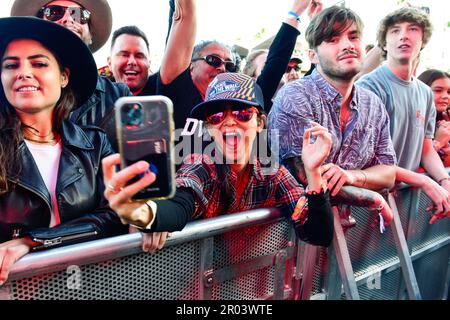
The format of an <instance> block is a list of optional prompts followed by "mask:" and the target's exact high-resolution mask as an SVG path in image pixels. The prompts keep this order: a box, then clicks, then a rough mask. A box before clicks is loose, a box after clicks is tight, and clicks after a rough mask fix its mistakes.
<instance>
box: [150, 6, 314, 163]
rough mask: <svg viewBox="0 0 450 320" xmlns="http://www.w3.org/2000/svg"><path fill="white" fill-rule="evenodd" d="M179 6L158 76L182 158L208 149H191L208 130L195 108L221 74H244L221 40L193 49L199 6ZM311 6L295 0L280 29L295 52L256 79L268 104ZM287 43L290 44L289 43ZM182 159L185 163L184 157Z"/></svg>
mask: <svg viewBox="0 0 450 320" xmlns="http://www.w3.org/2000/svg"><path fill="white" fill-rule="evenodd" d="M177 2H178V4H179V5H177V6H175V8H176V11H175V14H174V15H173V17H174V20H173V25H172V29H171V32H170V35H169V39H168V42H167V47H166V53H165V55H164V58H163V61H162V64H161V68H160V71H159V76H158V83H157V93H158V94H162V95H165V96H167V97H169V98H170V99H172V101H173V103H174V120H175V127H176V128H177V129H178V128H183V130H182V132H181V133H180V135H181V136H176V139H177V140H179V139H183V140H182V141H180V143H179V144H178V145H177V150H176V153H177V154H179V151H180V150H183V152H182V153H183V155H187V154H190V153H192V152H195V153H202V150H203V149H197V147H195V146H199V147H203V146H204V145H203V143H202V142H201V143H194V147H195V148H194V149H192V146H193V145H192V140H191V137H199V138H201V137H202V134H201V132H202V129H203V128H202V122H201V121H199V120H198V119H193V118H191V117H190V112H191V110H192V108H193V107H194V106H196V105H198V104H200V103H201V102H203V101H204V98H205V93H206V89H207V88H208V85H209V84H210V83H211V81H212V80H213V79H214V78H215V77H216V76H217V75H218V74H221V73H224V72H239V70H237V67H236V64H235V61H234V59H233V53H232V51H231V50H230V48H229V47H227V46H226V45H224V44H222V43H219V42H217V41H202V42H200V43H199V44H197V45H196V46H194V41H195V36H196V16H195V8H194V7H195V1H194V0H177ZM310 2H311V0H295V1H294V3H293V4H292V7H291V10H290V11H288V12H287V15H286V16H287V18H286V19H285V21H284V23H283V24H282V27H281V29H283V30H284V34H288V35H286V36H284V37H283V39H280V43H281V45H282V46H283V48H286V47H290V51H289V52H288V53H287V55H286V58H285V59H284V58H280V57H278V56H274V57H273V59H272V61H271V62H270V63H268V64H267V65H266V67H267V70H266V73H265V75H264V76H263V75H261V76H260V77H258V79H257V83H258V85H259V86H260V87H261V89H262V91H263V94H264V100H265V102H266V101H267V100H269V101H270V99H271V97H272V96H273V94H274V92H275V91H276V89H277V88H278V84H279V82H280V80H281V77H282V76H283V74H284V72H285V70H286V67H287V63H288V61H289V58H290V57H291V54H292V51H293V49H294V46H295V40H296V38H297V36H298V34H299V31H298V30H297V28H298V26H299V23H300V14H301V13H303V12H304V11H306V9H307V8H308V6H309V5H310ZM183 6H185V8H183ZM179 7H182V10H178V8H179ZM178 11H179V12H178ZM181 15H182V17H181ZM281 29H280V30H281ZM292 35H293V36H292ZM285 39H290V40H286V41H284V40H285ZM269 69H270V70H269ZM275 69H276V71H275ZM267 105H271V103H267ZM184 142H186V144H185V143H184ZM179 155H180V158H183V155H181V154H179Z"/></svg>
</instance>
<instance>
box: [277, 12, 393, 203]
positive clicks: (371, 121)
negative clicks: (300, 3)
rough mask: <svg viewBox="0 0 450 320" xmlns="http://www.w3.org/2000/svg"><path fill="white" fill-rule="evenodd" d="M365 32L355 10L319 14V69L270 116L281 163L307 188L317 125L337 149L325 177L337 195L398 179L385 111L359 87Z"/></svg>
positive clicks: (313, 39) (313, 52) (315, 37)
mask: <svg viewBox="0 0 450 320" xmlns="http://www.w3.org/2000/svg"><path fill="white" fill-rule="evenodd" d="M362 28H363V24H362V21H361V19H360V18H359V17H358V16H357V15H356V14H355V13H354V12H353V11H351V10H350V9H347V8H341V7H337V6H333V7H330V8H328V9H325V10H323V11H322V12H321V13H319V14H318V15H317V16H316V17H315V18H314V19H313V20H312V21H311V23H310V25H309V26H308V29H307V30H306V39H307V41H308V43H309V47H310V50H309V52H308V54H309V58H310V59H311V62H312V63H315V64H316V65H317V68H316V70H314V71H313V72H312V74H311V75H310V76H307V77H304V78H302V79H299V80H296V81H293V82H290V83H289V84H287V85H285V86H284V87H283V88H282V89H281V90H280V91H279V93H278V95H277V97H276V98H275V101H274V104H273V107H272V110H271V112H270V114H269V129H271V130H272V135H274V134H278V135H279V147H280V148H279V152H280V158H281V162H282V163H283V164H285V165H286V166H287V167H288V168H289V169H290V170H291V172H292V173H293V174H294V175H295V176H296V177H297V178H298V179H299V180H300V181H301V182H302V183H305V184H306V183H307V181H306V176H305V174H304V169H303V164H302V162H301V154H302V139H301V137H302V136H303V133H304V132H305V130H307V129H308V128H309V127H310V126H311V122H316V123H319V124H320V125H322V126H324V127H325V128H327V129H328V130H329V132H330V133H331V136H332V139H333V146H332V149H331V152H330V154H329V156H328V158H327V160H326V161H325V163H326V164H325V165H323V166H322V168H321V174H322V178H323V180H324V181H325V182H326V183H327V188H328V189H330V191H331V195H332V196H336V195H337V194H338V193H339V191H340V190H341V188H342V187H343V186H345V185H352V186H356V187H360V188H366V189H371V190H380V189H384V188H391V187H392V186H393V185H394V180H395V167H394V165H395V162H396V157H395V152H394V149H393V146H392V141H391V139H390V137H389V117H388V114H387V112H386V110H385V107H384V105H383V104H382V102H381V100H380V99H379V98H378V97H377V96H376V95H375V94H373V93H372V92H370V91H368V90H365V89H362V88H359V87H355V85H354V81H355V76H356V75H357V74H358V72H359V71H360V70H361V66H362V59H363V58H362V52H363V46H362V42H361V34H362Z"/></svg>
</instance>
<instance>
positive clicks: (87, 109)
mask: <svg viewBox="0 0 450 320" xmlns="http://www.w3.org/2000/svg"><path fill="white" fill-rule="evenodd" d="M132 95H133V94H132V93H131V91H130V89H129V88H128V86H127V85H126V84H124V83H117V82H112V81H111V80H109V79H108V78H106V77H98V80H97V87H96V88H95V91H94V94H93V95H92V96H91V97H90V98H89V100H88V101H87V102H86V103H85V104H83V105H82V106H81V107H80V108H77V109H76V110H75V111H74V112H72V113H71V114H70V120H72V121H73V122H75V123H76V124H78V125H83V126H85V125H95V126H97V127H100V128H102V129H103V130H105V131H106V135H107V136H108V139H109V142H110V143H111V145H112V147H113V149H114V150H115V151H118V149H117V138H116V125H115V115H114V103H115V102H116V100H117V99H119V98H120V97H126V96H132Z"/></svg>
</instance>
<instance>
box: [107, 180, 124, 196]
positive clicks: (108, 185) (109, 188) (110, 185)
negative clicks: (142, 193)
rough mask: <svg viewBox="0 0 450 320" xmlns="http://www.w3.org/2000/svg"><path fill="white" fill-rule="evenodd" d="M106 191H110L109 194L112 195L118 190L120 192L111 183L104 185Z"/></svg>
mask: <svg viewBox="0 0 450 320" xmlns="http://www.w3.org/2000/svg"><path fill="white" fill-rule="evenodd" d="M106 189H108V190H109V191H111V193H114V194H115V193H118V192H119V191H120V190H122V188H120V189H116V186H115V185H114V184H112V183H111V182H110V183H108V184H107V185H106Z"/></svg>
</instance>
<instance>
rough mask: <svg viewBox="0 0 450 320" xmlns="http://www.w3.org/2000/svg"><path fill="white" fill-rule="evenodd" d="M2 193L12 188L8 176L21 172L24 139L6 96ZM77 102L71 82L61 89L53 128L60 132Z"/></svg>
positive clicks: (0, 141) (1, 126)
mask: <svg viewBox="0 0 450 320" xmlns="http://www.w3.org/2000/svg"><path fill="white" fill-rule="evenodd" d="M54 56H55V58H56V61H57V62H58V65H59V68H60V70H61V72H63V71H64V67H63V66H62V64H61V62H60V60H59V59H58V57H57V56H56V55H55V54H54ZM2 85H3V84H2ZM0 101H1V102H0V195H1V194H4V193H7V192H9V191H10V190H11V188H12V185H11V182H9V181H8V177H9V178H10V179H12V180H15V179H16V178H17V177H12V176H11V174H13V173H14V172H16V173H18V174H20V170H21V168H20V163H21V161H19V160H18V157H19V146H20V144H21V143H22V141H23V134H22V129H23V127H24V125H23V124H22V122H21V121H20V119H19V117H18V116H17V113H16V110H15V109H14V107H13V106H12V105H11V104H10V103H9V102H8V100H7V99H6V97H1V99H0ZM74 104H75V95H74V94H73V91H72V89H71V87H70V82H69V84H68V85H67V86H66V87H65V88H63V89H62V90H61V96H60V97H59V100H58V102H57V103H56V106H55V109H54V110H53V124H52V125H53V130H54V131H56V132H60V130H61V128H62V123H63V120H64V119H66V118H67V116H68V115H69V112H70V111H71V110H72V108H73V106H74Z"/></svg>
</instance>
